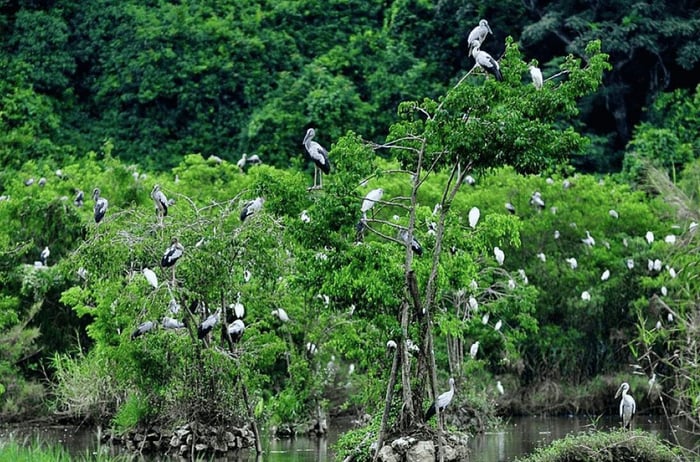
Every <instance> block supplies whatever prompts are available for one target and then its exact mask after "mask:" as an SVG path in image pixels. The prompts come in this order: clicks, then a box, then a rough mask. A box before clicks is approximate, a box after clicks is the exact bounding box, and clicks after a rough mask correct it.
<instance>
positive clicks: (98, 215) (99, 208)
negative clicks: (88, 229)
mask: <svg viewBox="0 0 700 462" xmlns="http://www.w3.org/2000/svg"><path fill="white" fill-rule="evenodd" d="M92 198H93V199H94V201H95V209H94V212H95V223H99V222H101V221H102V219H103V218H104V217H105V213H107V207H108V205H109V202H107V199H105V198H104V197H100V188H95V189H94V190H93V191H92Z"/></svg>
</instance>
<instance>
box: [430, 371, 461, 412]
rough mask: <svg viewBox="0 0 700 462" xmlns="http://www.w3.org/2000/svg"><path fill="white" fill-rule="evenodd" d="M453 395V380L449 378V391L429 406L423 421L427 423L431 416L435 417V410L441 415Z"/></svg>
mask: <svg viewBox="0 0 700 462" xmlns="http://www.w3.org/2000/svg"><path fill="white" fill-rule="evenodd" d="M454 395H455V379H453V378H451V377H450V389H449V390H448V391H446V392H445V393H442V394H441V395H440V396H438V397H437V399H436V400H435V401H434V402H433V404H431V405H430V407H429V408H428V411H427V412H426V413H425V421H426V422H427V421H428V420H429V419H430V418H431V417H432V416H434V415H435V409H436V408H437V409H438V410H439V411H440V415H442V413H443V411H444V410H445V409H446V408H447V406H449V404H450V402H452V398H453V397H454Z"/></svg>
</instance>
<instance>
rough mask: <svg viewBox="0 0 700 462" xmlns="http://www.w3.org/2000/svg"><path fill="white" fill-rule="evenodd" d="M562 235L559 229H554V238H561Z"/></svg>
mask: <svg viewBox="0 0 700 462" xmlns="http://www.w3.org/2000/svg"><path fill="white" fill-rule="evenodd" d="M560 237H561V233H560V232H559V230H558V229H555V230H554V239H559V238H560Z"/></svg>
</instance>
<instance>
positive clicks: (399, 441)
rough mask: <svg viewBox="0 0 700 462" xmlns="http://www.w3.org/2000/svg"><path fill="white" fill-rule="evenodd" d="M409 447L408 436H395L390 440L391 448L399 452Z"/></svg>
mask: <svg viewBox="0 0 700 462" xmlns="http://www.w3.org/2000/svg"><path fill="white" fill-rule="evenodd" d="M409 447H411V441H410V438H407V437H405V436H402V437H401V438H396V439H395V440H394V441H392V442H391V449H393V450H394V451H396V452H398V453H399V454H403V453H405V452H406V451H407V450H408V448H409Z"/></svg>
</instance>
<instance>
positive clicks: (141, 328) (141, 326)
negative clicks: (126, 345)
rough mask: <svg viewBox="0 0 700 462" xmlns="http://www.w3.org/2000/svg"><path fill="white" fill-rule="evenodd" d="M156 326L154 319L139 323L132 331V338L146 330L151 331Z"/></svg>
mask: <svg viewBox="0 0 700 462" xmlns="http://www.w3.org/2000/svg"><path fill="white" fill-rule="evenodd" d="M155 326H156V324H155V323H154V322H153V321H146V322H144V323H141V324H139V326H138V327H137V328H136V330H135V331H133V332H132V333H131V340H134V339H135V338H136V337H140V336H142V335H143V334H145V333H146V332H150V331H151V330H153V328H154V327H155Z"/></svg>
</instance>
